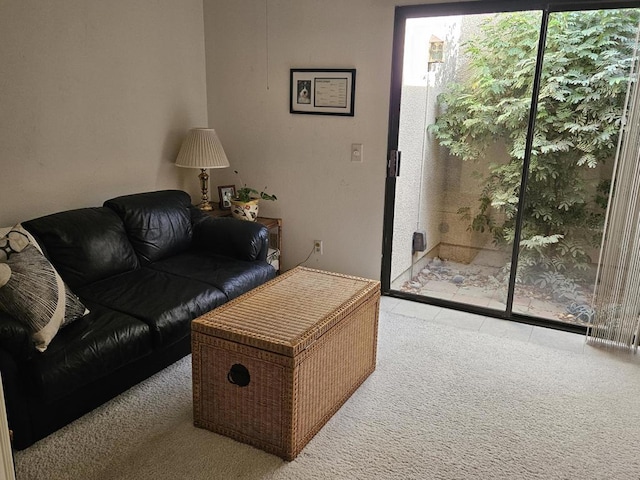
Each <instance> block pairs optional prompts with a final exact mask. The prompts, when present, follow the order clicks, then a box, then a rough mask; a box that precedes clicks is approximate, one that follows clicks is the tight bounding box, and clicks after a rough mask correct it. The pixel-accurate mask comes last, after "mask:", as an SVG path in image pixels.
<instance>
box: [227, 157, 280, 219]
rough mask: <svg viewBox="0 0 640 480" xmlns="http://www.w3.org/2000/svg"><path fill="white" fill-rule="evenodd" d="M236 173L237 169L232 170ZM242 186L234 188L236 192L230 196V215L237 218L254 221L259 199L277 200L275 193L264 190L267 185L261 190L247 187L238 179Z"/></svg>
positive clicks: (256, 216) (256, 215)
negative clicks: (271, 193)
mask: <svg viewBox="0 0 640 480" xmlns="http://www.w3.org/2000/svg"><path fill="white" fill-rule="evenodd" d="M234 172H235V174H236V175H239V173H238V171H237V170H235V171H234ZM240 183H242V187H240V188H239V189H237V190H236V194H235V195H234V196H233V197H231V215H233V217H234V218H237V219H239V220H248V221H250V222H255V221H256V218H258V209H259V205H258V203H259V202H260V200H271V201H274V200H277V199H278V198H277V197H276V196H275V195H270V194H268V193H266V192H265V190H266V189H267V187H265V188H264V190H262V191H261V192H260V191H258V190H256V189H255V188H251V187H247V185H246V184H245V183H243V182H242V179H240Z"/></svg>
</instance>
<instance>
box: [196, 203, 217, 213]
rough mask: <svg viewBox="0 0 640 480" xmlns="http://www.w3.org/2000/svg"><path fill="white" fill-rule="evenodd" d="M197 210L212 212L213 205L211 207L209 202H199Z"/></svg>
mask: <svg viewBox="0 0 640 480" xmlns="http://www.w3.org/2000/svg"><path fill="white" fill-rule="evenodd" d="M198 208H199V209H200V210H202V211H203V212H210V211H211V210H213V205H211V202H200V203H199V204H198Z"/></svg>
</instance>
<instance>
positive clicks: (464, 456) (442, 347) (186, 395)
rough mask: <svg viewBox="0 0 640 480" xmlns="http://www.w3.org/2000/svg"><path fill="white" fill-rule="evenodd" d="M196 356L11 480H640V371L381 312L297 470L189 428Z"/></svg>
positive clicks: (613, 359) (38, 450) (48, 443)
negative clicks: (364, 359)
mask: <svg viewBox="0 0 640 480" xmlns="http://www.w3.org/2000/svg"><path fill="white" fill-rule="evenodd" d="M190 361H191V359H190V357H189V358H186V359H184V360H182V361H180V362H178V363H176V364H175V365H173V366H171V367H170V368H168V369H166V370H165V371H163V372H161V373H160V374H158V375H156V376H154V377H152V378H151V379H149V380H147V381H146V382H144V383H142V384H140V385H138V386H137V387H134V388H133V389H131V390H129V391H128V392H126V393H125V394H123V395H121V396H120V397H118V398H117V399H115V400H113V401H111V402H109V403H108V404H106V405H104V406H103V407H101V408H99V409H97V410H95V411H94V412H92V413H90V414H88V415H86V416H85V417H83V418H81V419H80V420H78V421H76V422H74V423H73V424H71V425H69V426H67V427H65V428H64V429H62V430H61V431H59V432H56V433H55V434H53V435H52V436H50V437H48V438H46V439H44V440H42V441H40V442H39V443H37V444H36V445H34V446H33V447H30V448H29V449H27V450H25V451H21V452H17V453H16V456H15V460H16V471H17V478H18V480H36V479H37V480H45V479H52V480H57V479H69V480H93V479H96V480H117V479H123V480H124V479H127V480H129V479H130V480H147V479H149V480H161V479H172V480H176V479H189V480H205V479H207V480H214V479H221V480H222V479H224V480H229V479H247V480H258V479H264V480H306V479H310V480H311V479H367V480H369V479H384V480H386V479H390V480H396V479H397V480H400V479H402V480H406V479H509V480H514V479H518V480H519V479H545V480H549V479H616V480H617V479H634V480H637V479H638V478H640V456H639V455H638V451H639V450H638V440H637V438H638V431H639V429H640V408H638V405H639V404H640V403H639V395H640V364H639V363H638V360H637V357H636V356H631V357H620V356H614V355H606V354H602V355H585V354H581V353H574V352H570V351H562V350H557V349H553V348H549V347H545V346H540V345H536V344H533V343H525V342H521V341H518V340H511V339H505V338H499V337H496V336H492V335H489V334H483V333H478V332H472V331H467V330H461V329H458V328H455V327H451V326H447V325H442V324H437V323H432V322H429V321H426V320H420V319H417V318H412V317H406V316H402V315H398V314H394V313H393V312H387V311H384V310H383V312H382V313H381V319H380V334H379V349H378V367H377V370H376V372H375V373H374V374H373V375H372V376H371V377H370V378H369V379H368V380H367V381H366V382H365V383H364V385H363V386H362V387H361V388H360V389H359V390H358V391H357V392H356V393H355V394H354V395H353V397H351V399H350V400H349V401H348V402H347V403H346V404H345V405H344V406H343V407H342V409H341V410H340V411H339V412H338V413H337V414H336V415H335V416H334V417H333V418H332V419H331V420H330V421H329V423H328V424H327V425H326V426H325V427H324V428H323V429H322V430H321V431H320V432H319V433H318V434H317V435H316V437H315V438H314V439H313V440H312V441H311V442H310V443H309V444H308V445H307V447H306V448H305V449H304V450H303V451H302V453H301V454H300V455H299V456H298V458H297V459H296V460H295V461H293V462H284V461H282V460H280V459H279V458H277V457H275V456H272V455H269V454H266V453H264V452H262V451H260V450H257V449H254V448H252V447H249V446H246V445H243V444H240V443H237V442H235V441H233V440H230V439H227V438H225V437H222V436H219V435H216V434H213V433H211V432H208V431H206V430H201V429H197V428H195V427H193V425H192V423H191V422H192V417H191V415H192V413H191V381H190V372H191V365H190Z"/></svg>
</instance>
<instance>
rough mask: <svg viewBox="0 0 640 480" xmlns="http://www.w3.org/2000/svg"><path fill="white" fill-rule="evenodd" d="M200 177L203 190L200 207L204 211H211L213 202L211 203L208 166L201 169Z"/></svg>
mask: <svg viewBox="0 0 640 480" xmlns="http://www.w3.org/2000/svg"><path fill="white" fill-rule="evenodd" d="M198 178H199V179H200V189H201V190H202V201H201V202H200V203H199V204H198V208H199V209H200V210H202V211H204V212H210V211H211V210H213V207H212V206H211V203H209V196H208V192H209V174H208V173H207V169H206V168H201V169H200V175H198Z"/></svg>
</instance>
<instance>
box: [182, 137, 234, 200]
mask: <svg viewBox="0 0 640 480" xmlns="http://www.w3.org/2000/svg"><path fill="white" fill-rule="evenodd" d="M176 166H177V167H185V168H199V169H200V175H198V178H199V179H200V188H201V189H202V201H201V202H200V204H199V205H198V207H199V208H200V209H201V210H207V211H208V210H213V207H212V206H211V203H209V196H208V191H209V174H208V173H207V169H209V168H225V167H228V166H229V160H227V155H226V154H225V153H224V149H223V148H222V144H221V143H220V139H219V138H218V135H217V134H216V131H215V130H214V129H213V128H192V129H191V130H189V133H188V134H187V136H186V138H185V139H184V141H183V142H182V146H181V147H180V151H179V152H178V157H177V158H176Z"/></svg>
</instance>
